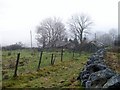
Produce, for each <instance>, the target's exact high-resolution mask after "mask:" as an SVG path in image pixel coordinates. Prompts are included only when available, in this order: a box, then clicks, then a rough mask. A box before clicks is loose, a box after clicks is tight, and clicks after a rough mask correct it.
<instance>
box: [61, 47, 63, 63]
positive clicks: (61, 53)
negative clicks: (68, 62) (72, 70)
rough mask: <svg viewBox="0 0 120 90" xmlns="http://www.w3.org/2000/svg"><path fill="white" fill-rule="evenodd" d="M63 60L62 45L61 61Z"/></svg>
mask: <svg viewBox="0 0 120 90" xmlns="http://www.w3.org/2000/svg"><path fill="white" fill-rule="evenodd" d="M62 61H63V47H62V50H61V62H62Z"/></svg>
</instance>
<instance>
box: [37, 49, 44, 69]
mask: <svg viewBox="0 0 120 90" xmlns="http://www.w3.org/2000/svg"><path fill="white" fill-rule="evenodd" d="M42 54H43V51H41V53H40V59H39V63H38V68H37V70H39V69H40V64H41V60H42Z"/></svg>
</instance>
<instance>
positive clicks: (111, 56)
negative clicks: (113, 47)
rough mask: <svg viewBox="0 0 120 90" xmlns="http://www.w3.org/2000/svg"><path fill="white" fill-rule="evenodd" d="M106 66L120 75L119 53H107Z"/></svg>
mask: <svg viewBox="0 0 120 90" xmlns="http://www.w3.org/2000/svg"><path fill="white" fill-rule="evenodd" d="M105 60H106V64H107V65H108V66H109V67H110V68H111V69H112V70H114V71H116V72H117V73H119V74H120V53H118V52H112V51H110V52H107V53H106V58H105Z"/></svg>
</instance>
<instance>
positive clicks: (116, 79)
mask: <svg viewBox="0 0 120 90" xmlns="http://www.w3.org/2000/svg"><path fill="white" fill-rule="evenodd" d="M103 88H120V75H118V74H116V75H114V76H113V77H111V78H110V79H109V80H108V81H107V83H106V84H105V85H104V86H103Z"/></svg>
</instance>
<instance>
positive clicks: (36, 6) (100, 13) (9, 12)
mask: <svg viewBox="0 0 120 90" xmlns="http://www.w3.org/2000/svg"><path fill="white" fill-rule="evenodd" d="M118 1H119V0H0V39H1V40H0V43H1V44H2V45H3V46H4V45H10V44H14V43H16V42H19V41H21V42H22V43H24V44H25V45H26V46H30V30H31V31H32V34H33V44H34V46H36V40H35V31H36V26H38V25H39V23H40V22H41V21H42V20H43V19H45V18H47V17H54V16H55V17H59V18H61V19H62V21H63V22H64V23H66V22H68V19H69V18H70V17H71V16H72V15H74V14H80V13H84V14H87V15H89V16H90V17H91V19H92V20H93V22H94V25H93V26H92V28H91V31H94V32H95V31H105V32H107V31H108V30H109V29H111V28H118Z"/></svg>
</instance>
